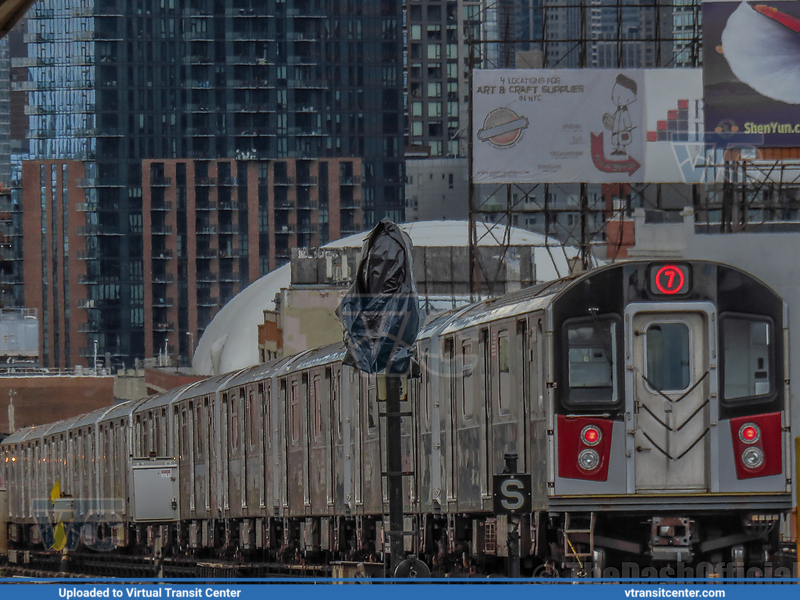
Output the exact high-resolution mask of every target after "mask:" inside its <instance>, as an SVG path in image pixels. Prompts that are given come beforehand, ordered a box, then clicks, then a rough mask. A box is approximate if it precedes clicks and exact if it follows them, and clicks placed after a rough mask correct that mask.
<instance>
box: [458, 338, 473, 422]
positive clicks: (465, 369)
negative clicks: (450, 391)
mask: <svg viewBox="0 0 800 600" xmlns="http://www.w3.org/2000/svg"><path fill="white" fill-rule="evenodd" d="M474 363H475V357H474V356H473V355H472V342H463V343H462V344H461V402H462V404H461V409H462V414H463V415H464V420H472V413H473V412H474V406H475V381H474V380H473V378H472V372H473V370H474V368H475V364H474Z"/></svg>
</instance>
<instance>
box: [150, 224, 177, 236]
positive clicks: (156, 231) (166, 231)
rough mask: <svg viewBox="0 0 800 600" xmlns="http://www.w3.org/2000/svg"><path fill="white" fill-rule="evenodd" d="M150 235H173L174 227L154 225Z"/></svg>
mask: <svg viewBox="0 0 800 600" xmlns="http://www.w3.org/2000/svg"><path fill="white" fill-rule="evenodd" d="M150 235H172V225H153V226H152V227H150Z"/></svg>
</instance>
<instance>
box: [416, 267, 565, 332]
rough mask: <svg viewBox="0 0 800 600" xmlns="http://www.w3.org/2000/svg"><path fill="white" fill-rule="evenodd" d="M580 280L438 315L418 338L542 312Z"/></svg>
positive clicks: (552, 283) (543, 286) (559, 281)
mask: <svg viewBox="0 0 800 600" xmlns="http://www.w3.org/2000/svg"><path fill="white" fill-rule="evenodd" d="M576 279H579V277H569V278H565V279H557V280H555V281H548V282H546V283H540V284H537V285H533V286H531V287H528V288H525V289H522V290H519V291H517V292H511V293H510V294H506V295H505V296H500V297H499V298H492V299H490V300H484V301H482V302H476V303H475V304H470V305H468V306H466V307H461V308H456V309H452V310H449V311H447V312H445V313H438V314H436V315H433V316H432V317H430V318H429V319H428V320H427V321H426V322H425V325H424V326H423V327H422V328H421V330H420V332H419V335H418V336H417V340H422V339H426V338H429V337H431V336H432V335H434V333H435V332H436V331H437V330H438V331H439V332H440V333H450V332H453V331H457V330H459V329H463V328H465V327H469V326H472V325H477V324H480V323H484V322H488V321H496V320H498V319H502V318H503V317H505V316H511V315H516V314H519V313H521V312H532V311H535V310H540V309H542V308H544V307H545V306H547V305H548V304H549V303H550V302H551V301H552V300H553V298H554V297H555V296H556V295H557V294H558V293H560V292H561V291H562V290H564V289H565V288H566V287H568V286H569V285H570V284H572V283H573V282H574V281H575V280H576Z"/></svg>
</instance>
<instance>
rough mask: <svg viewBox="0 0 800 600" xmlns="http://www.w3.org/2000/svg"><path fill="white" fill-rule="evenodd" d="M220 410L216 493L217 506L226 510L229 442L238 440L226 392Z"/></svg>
mask: <svg viewBox="0 0 800 600" xmlns="http://www.w3.org/2000/svg"><path fill="white" fill-rule="evenodd" d="M232 400H233V401H234V402H235V401H236V399H235V396H234V398H233V399H232ZM220 411H221V418H220V420H219V423H220V428H219V436H220V442H221V443H220V446H219V463H220V476H221V477H220V486H221V488H222V489H221V490H220V492H221V493H218V495H219V496H220V497H221V505H220V506H218V509H219V510H220V511H226V510H228V508H230V496H229V492H230V488H229V487H228V486H229V480H230V468H231V467H230V457H231V443H232V442H236V441H238V436H237V434H235V433H233V434H232V432H231V419H232V418H236V415H231V408H230V405H229V398H228V394H227V392H225V393H223V394H222V400H221V403H220Z"/></svg>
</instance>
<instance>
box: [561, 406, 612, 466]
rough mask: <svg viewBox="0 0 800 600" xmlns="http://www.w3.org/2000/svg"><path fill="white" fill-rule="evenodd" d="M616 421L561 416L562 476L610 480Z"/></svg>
mask: <svg viewBox="0 0 800 600" xmlns="http://www.w3.org/2000/svg"><path fill="white" fill-rule="evenodd" d="M612 427H613V423H612V421H610V420H609V419H594V418H590V417H575V418H570V417H567V416H566V415H558V476H559V477H566V478H569V479H588V480H591V481H606V480H607V479H608V463H609V456H610V452H611V430H612Z"/></svg>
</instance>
